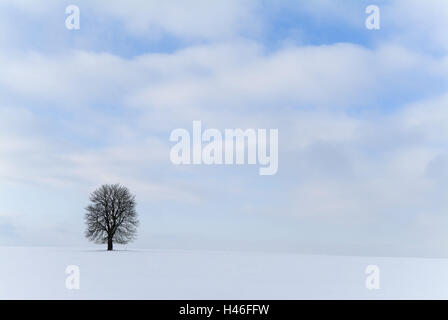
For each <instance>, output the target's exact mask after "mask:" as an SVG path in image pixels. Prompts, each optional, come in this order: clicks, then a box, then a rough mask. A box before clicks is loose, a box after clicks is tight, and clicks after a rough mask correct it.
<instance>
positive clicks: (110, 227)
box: [85, 184, 139, 251]
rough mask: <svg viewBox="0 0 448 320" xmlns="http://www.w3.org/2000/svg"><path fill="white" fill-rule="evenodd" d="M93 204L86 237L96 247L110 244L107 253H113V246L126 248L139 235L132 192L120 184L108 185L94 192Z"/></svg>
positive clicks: (86, 220) (87, 217)
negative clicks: (115, 244)
mask: <svg viewBox="0 0 448 320" xmlns="http://www.w3.org/2000/svg"><path fill="white" fill-rule="evenodd" d="M90 202H91V203H90V204H89V205H88V206H87V207H86V211H87V212H86V215H85V222H86V224H87V230H86V233H85V235H86V237H87V239H89V240H90V241H94V242H95V243H107V250H109V251H110V250H113V243H114V242H115V243H120V244H126V243H129V242H131V241H132V240H134V239H135V237H136V234H137V226H138V224H139V222H138V219H137V211H136V210H135V206H136V202H135V196H134V195H132V194H131V193H130V192H129V190H128V188H126V187H124V186H121V185H119V184H112V185H110V184H105V185H102V186H101V187H99V188H98V189H97V190H95V191H94V192H92V194H91V195H90Z"/></svg>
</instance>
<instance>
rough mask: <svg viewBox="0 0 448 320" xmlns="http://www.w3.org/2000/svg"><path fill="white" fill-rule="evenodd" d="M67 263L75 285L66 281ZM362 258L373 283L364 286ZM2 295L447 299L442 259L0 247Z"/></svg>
mask: <svg viewBox="0 0 448 320" xmlns="http://www.w3.org/2000/svg"><path fill="white" fill-rule="evenodd" d="M68 265H76V266H78V267H79V270H80V288H79V290H69V289H67V288H66V279H67V277H68V276H69V275H67V274H66V268H67V266H68ZM368 265H377V266H378V267H379V268H380V289H379V290H368V289H367V288H366V286H365V282H366V277H367V275H366V274H365V269H366V267H367V266H368ZM0 298H1V299H417V298H421V299H442V298H443V299H448V260H446V259H417V258H374V257H371V258H368V257H340V256H311V255H295V254H275V253H246V252H218V251H216V252H215V251H169V250H166V251H157V250H125V251H114V252H106V251H102V250H95V249H73V248H37V247H36V248H34V247H27V248H24V247H0Z"/></svg>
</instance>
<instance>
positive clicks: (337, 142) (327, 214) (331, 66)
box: [0, 0, 448, 257]
mask: <svg viewBox="0 0 448 320" xmlns="http://www.w3.org/2000/svg"><path fill="white" fill-rule="evenodd" d="M70 4H76V5H78V6H79V8H80V11H81V29H80V30H76V31H74V30H72V31H70V30H67V29H66V28H65V18H66V15H65V7H66V6H67V5H70ZM371 4H375V5H378V6H379V8H380V10H381V29H380V30H375V31H372V30H367V29H366V28H365V26H364V21H365V19H366V17H367V15H366V13H365V8H366V7H367V6H368V5H371ZM447 27H448V4H447V3H446V1H443V0H440V1H438V0H432V1H425V2H423V1H414V0H411V1H405V0H396V1H342V0H334V1H326V0H316V1H255V0H253V1H252V0H244V1H236V0H235V1H214V2H211V1H188V2H187V1H164V2H160V1H145V2H143V1H142V2H139V1H100V0H96V1H76V2H70V1H48V0H47V1H44V0H39V1H33V3H32V4H31V3H29V2H27V1H2V2H1V4H0V70H2V71H1V72H0V137H1V138H0V179H1V181H2V183H1V184H0V244H2V245H51V246H57V245H67V246H85V245H88V243H87V241H86V240H85V239H84V238H83V231H84V225H83V220H82V218H83V214H84V207H85V206H86V205H87V200H88V195H89V193H90V192H91V191H93V190H94V189H95V188H96V187H97V186H99V185H100V184H102V183H115V182H121V183H123V184H125V185H127V186H128V187H129V188H130V189H131V190H132V191H133V192H134V193H135V194H136V196H137V200H138V203H139V208H138V209H139V213H140V220H141V227H140V230H139V237H138V240H137V241H136V242H135V243H134V244H133V245H132V246H135V247H141V248H180V249H229V250H269V251H292V252H299V253H328V254H345V255H352V254H353V255H399V256H444V257H446V256H447V255H448V237H447V236H446V230H447V228H448V217H447V215H446V212H447V210H448V202H447V200H446V199H447V197H446V196H445V193H446V191H445V190H446V187H447V183H446V181H447V179H446V178H448V154H447V152H446V146H447V139H448V131H447V129H446V128H447V127H448V126H447V122H448V113H447V111H446V105H447V102H448V92H447V84H448V82H447V81H448V77H447V75H448V72H447V71H448V56H447V51H448V42H447V41H446V30H447ZM193 120H201V121H202V123H203V126H204V127H206V128H219V129H224V128H278V130H279V170H278V173H277V174H276V175H275V176H270V177H266V176H259V175H258V166H222V167H220V166H212V167H209V166H181V167H178V166H174V165H173V164H172V163H171V162H170V161H169V150H170V148H171V146H172V143H171V142H170V141H169V135H170V132H171V131H172V130H174V129H176V128H186V129H188V130H191V126H192V121H193Z"/></svg>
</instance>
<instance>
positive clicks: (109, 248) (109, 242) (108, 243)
mask: <svg viewBox="0 0 448 320" xmlns="http://www.w3.org/2000/svg"><path fill="white" fill-rule="evenodd" d="M112 250H114V244H113V242H112V239H108V240H107V251H112Z"/></svg>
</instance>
